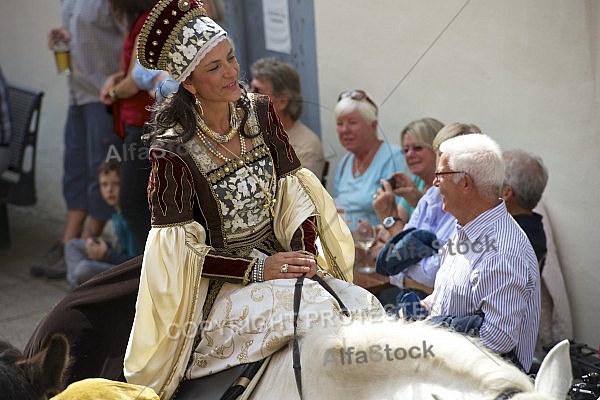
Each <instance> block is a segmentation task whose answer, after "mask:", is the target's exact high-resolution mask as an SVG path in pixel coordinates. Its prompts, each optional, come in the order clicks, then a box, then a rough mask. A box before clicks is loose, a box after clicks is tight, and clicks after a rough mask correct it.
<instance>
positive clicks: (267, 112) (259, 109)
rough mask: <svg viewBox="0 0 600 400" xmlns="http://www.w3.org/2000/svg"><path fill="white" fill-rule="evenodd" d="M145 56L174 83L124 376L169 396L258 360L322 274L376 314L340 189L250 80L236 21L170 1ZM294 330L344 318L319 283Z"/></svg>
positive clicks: (281, 335)
mask: <svg viewBox="0 0 600 400" xmlns="http://www.w3.org/2000/svg"><path fill="white" fill-rule="evenodd" d="M138 57H139V60H140V62H141V64H142V65H143V66H145V67H146V68H150V69H162V70H166V71H168V72H169V73H170V74H171V76H172V77H173V78H174V79H176V80H177V81H178V82H179V83H180V88H179V90H178V91H177V92H176V93H174V94H173V95H170V96H169V97H168V98H167V99H166V100H165V101H163V102H162V103H161V104H160V105H158V106H157V108H156V110H155V113H154V117H153V120H152V121H151V123H150V128H151V130H150V133H149V135H148V137H147V140H148V144H149V148H150V153H149V154H150V160H151V162H152V172H151V176H150V182H149V188H148V194H149V202H150V209H151V214H152V229H151V231H150V234H149V236H148V241H147V243H146V249H145V252H144V262H143V266H142V274H141V278H140V288H139V294H138V300H137V305H136V315H135V320H134V324H133V328H132V331H131V335H130V338H129V344H128V347H127V353H126V356H125V377H126V379H127V380H128V382H131V383H136V384H141V385H148V386H150V387H152V388H153V389H155V390H156V392H157V393H158V394H159V395H160V397H161V398H164V399H169V398H171V397H172V395H173V393H174V392H175V391H176V389H177V387H178V385H179V383H180V382H181V380H183V379H194V378H199V377H203V376H206V375H211V374H213V373H216V372H219V371H221V370H224V369H227V368H229V367H231V366H235V365H239V364H246V363H252V362H256V361H260V360H263V359H265V358H267V357H269V356H270V355H272V354H273V353H275V352H276V351H278V350H280V349H281V348H283V347H284V346H285V345H286V344H287V343H288V342H289V341H290V340H291V338H292V335H293V330H294V329H293V323H292V321H293V307H292V300H293V297H294V296H293V295H294V284H295V283H296V279H295V278H298V277H301V276H302V275H305V276H306V277H307V278H313V277H315V275H318V276H320V277H323V276H325V275H328V276H327V277H326V278H325V280H326V282H327V283H328V284H329V285H330V286H331V287H332V288H333V289H334V291H335V292H336V293H337V294H338V296H339V297H340V298H341V299H342V300H343V302H344V303H345V305H346V307H347V308H348V309H349V310H351V317H350V318H354V319H356V318H357V317H358V316H360V317H362V318H365V317H371V316H374V315H380V314H379V313H381V311H382V309H381V306H380V305H379V303H378V302H377V300H376V299H375V298H374V297H373V296H371V294H369V293H368V292H367V291H365V290H363V289H361V288H358V287H356V286H354V285H352V284H351V283H348V282H351V281H352V264H353V256H354V245H353V242H352V238H351V236H350V232H349V231H348V229H347V227H346V226H345V225H344V224H343V223H341V222H340V219H339V217H338V215H337V212H336V209H335V206H334V204H333V200H332V199H331V196H329V194H328V193H327V192H326V191H325V189H324V188H323V187H322V185H321V184H320V182H319V179H318V178H317V177H316V176H315V175H314V174H312V173H311V172H310V171H308V170H307V169H305V168H302V167H301V165H300V162H299V161H298V158H297V157H296V154H295V153H294V151H293V150H292V148H291V146H290V145H289V142H288V138H287V135H286V133H285V132H284V130H283V127H282V124H281V123H280V122H279V118H278V117H277V114H276V113H275V111H274V109H273V106H272V104H271V103H270V101H269V99H268V97H266V96H261V95H255V94H252V93H247V92H246V91H245V90H244V89H243V86H242V85H240V84H239V82H238V78H239V65H238V63H237V60H236V58H235V54H234V52H233V49H232V45H231V42H230V41H229V40H228V39H227V33H226V32H225V31H224V30H223V29H222V28H221V27H220V26H218V25H217V24H216V23H215V22H214V21H213V20H211V19H210V18H208V17H207V16H206V14H205V11H204V9H203V8H202V7H201V4H200V3H199V2H198V1H195V0H179V1H177V0H164V1H160V2H159V3H158V4H157V6H156V7H155V8H154V9H153V10H152V12H151V13H150V16H149V17H148V19H147V21H146V23H145V25H144V27H143V29H142V32H141V34H140V42H139V47H138ZM299 315H300V317H299V320H298V327H299V330H300V331H301V332H302V331H306V329H308V328H309V327H310V326H311V325H313V324H319V325H323V324H326V323H329V322H331V323H337V322H343V323H348V320H347V318H348V317H345V316H343V315H342V312H341V309H340V305H339V304H338V302H337V301H336V300H335V299H334V297H332V296H331V295H330V294H329V293H328V292H327V291H325V290H324V289H323V288H322V287H321V286H319V283H318V282H316V281H314V280H311V279H307V280H306V281H305V283H304V286H303V289H302V304H301V307H300V314H299Z"/></svg>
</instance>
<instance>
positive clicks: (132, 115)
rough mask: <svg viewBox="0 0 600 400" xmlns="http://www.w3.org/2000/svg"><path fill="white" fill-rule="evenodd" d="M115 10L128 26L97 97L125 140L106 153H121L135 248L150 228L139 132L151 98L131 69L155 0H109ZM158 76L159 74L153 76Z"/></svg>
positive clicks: (145, 159)
mask: <svg viewBox="0 0 600 400" xmlns="http://www.w3.org/2000/svg"><path fill="white" fill-rule="evenodd" d="M109 2H110V4H111V6H112V7H113V10H114V11H115V13H116V14H117V15H119V16H121V17H122V18H123V19H124V20H125V22H126V23H127V24H128V26H129V31H128V33H127V35H126V36H125V40H124V42H123V49H122V51H121V65H120V70H119V71H117V72H116V73H114V74H113V75H111V76H110V77H109V78H108V79H107V80H106V82H105V83H104V86H103V87H102V90H101V92H100V98H101V101H102V102H103V103H104V104H106V105H109V106H111V108H112V112H113V118H114V129H115V133H116V134H117V135H119V136H120V137H122V138H123V139H124V140H125V146H124V148H123V149H115V151H114V152H111V154H108V155H107V157H122V160H123V163H122V177H121V199H120V202H121V207H122V213H123V216H124V217H125V219H126V220H127V223H128V225H129V227H130V229H131V231H132V232H133V234H134V236H135V238H136V241H137V242H138V248H140V249H143V248H144V245H145V244H146V237H147V235H148V232H149V231H150V212H149V210H148V207H147V204H148V198H147V192H146V189H147V187H148V177H149V175H150V162H149V161H148V156H147V150H146V148H145V147H144V145H143V144H142V141H141V136H142V133H143V127H144V124H145V123H146V121H148V120H149V119H150V111H148V106H150V105H151V104H152V103H153V102H154V99H153V98H152V96H151V95H150V93H149V92H148V91H146V90H142V89H140V88H139V87H138V86H137V84H136V83H135V81H134V79H133V76H132V71H133V67H134V66H135V60H136V58H137V51H136V48H137V38H138V35H139V33H140V30H141V29H142V25H143V24H144V21H145V20H146V17H147V16H148V14H149V12H150V10H151V9H152V7H153V6H154V4H156V2H157V0H109ZM157 79H160V77H157ZM122 152H123V154H121V153H122Z"/></svg>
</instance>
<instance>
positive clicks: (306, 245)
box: [291, 217, 317, 254]
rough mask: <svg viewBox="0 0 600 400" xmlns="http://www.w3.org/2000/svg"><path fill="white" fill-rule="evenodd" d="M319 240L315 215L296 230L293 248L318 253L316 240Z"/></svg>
mask: <svg viewBox="0 0 600 400" xmlns="http://www.w3.org/2000/svg"><path fill="white" fill-rule="evenodd" d="M316 240H317V230H316V227H315V217H310V218H307V219H306V220H305V221H304V222H303V223H302V225H300V227H299V228H298V229H297V230H296V232H294V236H292V243H291V248H292V250H305V251H308V252H309V253H311V254H317V247H316V245H315V241H316Z"/></svg>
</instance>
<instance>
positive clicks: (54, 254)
mask: <svg viewBox="0 0 600 400" xmlns="http://www.w3.org/2000/svg"><path fill="white" fill-rule="evenodd" d="M64 254H65V246H64V245H63V244H62V242H61V241H58V242H56V243H55V244H54V246H52V248H51V249H50V250H49V251H48V253H46V255H45V256H44V259H43V260H42V262H41V263H40V264H39V265H34V266H32V267H31V268H30V269H29V272H31V275H33V276H44V275H45V274H46V269H48V268H50V267H51V266H53V265H54V264H56V263H57V262H58V261H60V260H61V259H62V258H63V257H64Z"/></svg>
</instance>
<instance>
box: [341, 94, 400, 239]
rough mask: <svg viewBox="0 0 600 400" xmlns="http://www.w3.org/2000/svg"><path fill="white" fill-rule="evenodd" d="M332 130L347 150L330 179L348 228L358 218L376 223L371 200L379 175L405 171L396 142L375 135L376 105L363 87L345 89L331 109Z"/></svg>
mask: <svg viewBox="0 0 600 400" xmlns="http://www.w3.org/2000/svg"><path fill="white" fill-rule="evenodd" d="M334 112H335V117H336V131H337V133H338V137H339V140H340V143H341V145H342V146H343V147H344V148H345V149H346V150H347V151H348V153H346V154H345V155H344V156H343V157H342V158H341V159H340V162H339V163H338V166H337V169H336V173H335V180H334V197H335V200H336V205H337V207H338V209H343V212H344V218H345V219H346V222H348V224H349V225H350V229H354V228H356V227H357V225H358V222H359V221H368V222H369V223H370V224H372V225H375V224H378V223H379V222H380V221H379V218H378V216H377V214H376V213H375V210H374V209H373V205H372V204H371V202H372V201H373V195H374V194H375V193H376V192H377V189H378V188H379V186H380V181H381V179H383V178H389V177H390V176H392V174H393V173H394V172H395V171H401V172H402V171H406V164H405V162H404V157H403V156H402V152H401V149H400V147H399V146H398V145H396V144H392V143H387V142H384V141H382V140H380V139H379V138H378V137H377V113H378V109H377V105H376V104H375V102H374V101H373V100H372V99H371V98H370V97H369V95H368V94H367V93H366V92H365V91H363V90H350V91H345V92H342V93H341V94H340V96H339V97H338V102H337V104H336V106H335V109H334Z"/></svg>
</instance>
